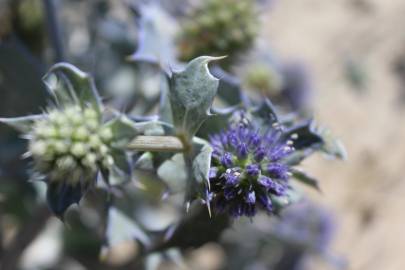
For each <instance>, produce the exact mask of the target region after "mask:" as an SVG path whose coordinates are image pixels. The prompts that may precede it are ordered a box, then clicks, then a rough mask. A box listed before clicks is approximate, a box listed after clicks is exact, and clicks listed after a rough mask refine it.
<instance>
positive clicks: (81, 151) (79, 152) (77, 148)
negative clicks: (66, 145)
mask: <svg viewBox="0 0 405 270" xmlns="http://www.w3.org/2000/svg"><path fill="white" fill-rule="evenodd" d="M70 153H72V155H73V156H75V157H82V156H84V155H85V154H86V153H87V147H86V145H85V144H84V143H81V142H76V143H73V145H72V147H71V148H70Z"/></svg>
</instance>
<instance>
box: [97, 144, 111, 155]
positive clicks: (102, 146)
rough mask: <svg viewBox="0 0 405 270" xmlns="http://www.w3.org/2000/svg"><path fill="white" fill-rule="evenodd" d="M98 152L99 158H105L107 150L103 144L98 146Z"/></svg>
mask: <svg viewBox="0 0 405 270" xmlns="http://www.w3.org/2000/svg"><path fill="white" fill-rule="evenodd" d="M98 152H99V153H100V155H101V156H105V155H107V154H108V152H109V149H108V147H107V146H106V145H105V144H102V145H100V147H99V148H98Z"/></svg>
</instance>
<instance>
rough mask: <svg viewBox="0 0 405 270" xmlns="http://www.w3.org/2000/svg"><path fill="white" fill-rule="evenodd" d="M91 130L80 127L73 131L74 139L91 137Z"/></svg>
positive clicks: (83, 139)
mask: <svg viewBox="0 0 405 270" xmlns="http://www.w3.org/2000/svg"><path fill="white" fill-rule="evenodd" d="M89 135H90V134H89V131H88V130H87V128H85V127H83V126H82V127H78V128H77V129H76V130H75V131H74V132H73V139H75V140H80V141H85V140H87V138H88V137H89Z"/></svg>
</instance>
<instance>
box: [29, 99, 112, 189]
mask: <svg viewBox="0 0 405 270" xmlns="http://www.w3.org/2000/svg"><path fill="white" fill-rule="evenodd" d="M112 141H113V132H112V130H111V128H110V127H107V126H103V125H102V122H101V117H100V116H99V114H98V112H97V111H96V110H94V109H93V108H90V107H89V108H85V109H82V108H81V107H79V106H69V107H66V108H65V109H63V110H58V109H54V110H52V111H50V112H49V113H48V114H47V117H46V118H44V119H41V120H38V121H36V122H35V123H34V126H33V129H32V132H31V134H30V142H29V151H30V153H31V154H32V156H33V159H34V165H35V168H36V169H37V170H38V171H39V172H40V173H42V174H46V175H47V176H48V177H49V179H50V180H51V181H67V182H68V183H70V184H72V185H75V184H77V183H78V182H79V181H86V180H87V179H91V177H93V176H95V174H96V172H97V170H98V169H99V168H105V169H109V168H111V167H112V166H113V165H114V159H113V157H112V155H111V143H112Z"/></svg>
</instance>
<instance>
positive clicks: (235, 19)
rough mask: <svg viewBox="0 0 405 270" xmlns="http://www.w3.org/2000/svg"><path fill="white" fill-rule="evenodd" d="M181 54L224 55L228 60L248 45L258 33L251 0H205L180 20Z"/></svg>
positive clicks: (230, 60) (183, 58) (190, 55)
mask: <svg viewBox="0 0 405 270" xmlns="http://www.w3.org/2000/svg"><path fill="white" fill-rule="evenodd" d="M183 25H184V28H183V31H182V34H181V36H180V39H179V46H180V49H179V51H180V58H181V60H183V61H188V60H190V59H192V58H195V57H198V56H201V55H212V56H223V55H227V56H228V59H227V62H228V64H229V62H232V61H234V60H235V58H237V56H238V55H239V54H240V53H242V52H244V51H245V50H247V49H248V48H250V47H251V45H252V44H253V41H254V38H255V36H256V35H257V29H258V16H257V13H256V11H255V6H254V1H253V0H207V1H202V5H201V6H199V7H197V8H196V9H194V10H193V11H192V12H191V13H190V14H189V16H188V18H187V19H186V21H185V22H184V23H183Z"/></svg>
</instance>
